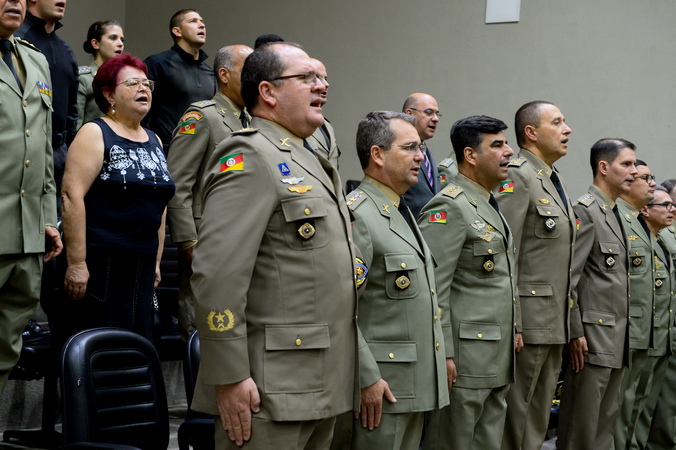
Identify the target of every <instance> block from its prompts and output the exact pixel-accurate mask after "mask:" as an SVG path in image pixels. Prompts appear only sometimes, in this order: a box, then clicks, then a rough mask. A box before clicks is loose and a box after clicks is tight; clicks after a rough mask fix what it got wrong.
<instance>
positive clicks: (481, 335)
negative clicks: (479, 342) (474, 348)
mask: <svg viewBox="0 0 676 450" xmlns="http://www.w3.org/2000/svg"><path fill="white" fill-rule="evenodd" d="M476 337H478V338H479V339H481V338H482V337H484V335H483V334H481V333H479V334H477V335H476Z"/></svg>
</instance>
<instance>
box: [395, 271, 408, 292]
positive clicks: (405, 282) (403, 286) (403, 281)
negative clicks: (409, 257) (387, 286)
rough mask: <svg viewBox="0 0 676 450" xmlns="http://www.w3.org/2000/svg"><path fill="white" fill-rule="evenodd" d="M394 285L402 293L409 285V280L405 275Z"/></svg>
mask: <svg viewBox="0 0 676 450" xmlns="http://www.w3.org/2000/svg"><path fill="white" fill-rule="evenodd" d="M395 284H396V285H397V287H398V288H399V289H401V290H402V291H403V290H404V289H406V288H407V287H409V286H410V285H411V280H409V279H408V277H407V276H406V275H402V276H400V277H399V278H397V280H396V281H395Z"/></svg>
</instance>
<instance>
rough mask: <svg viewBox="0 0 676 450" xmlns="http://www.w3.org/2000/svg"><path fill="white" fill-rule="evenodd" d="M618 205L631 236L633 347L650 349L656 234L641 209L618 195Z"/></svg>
mask: <svg viewBox="0 0 676 450" xmlns="http://www.w3.org/2000/svg"><path fill="white" fill-rule="evenodd" d="M617 208H618V210H619V212H620V216H621V217H622V220H624V223H623V224H622V225H623V226H624V230H625V232H626V233H627V236H628V237H629V348H631V349H637V350H647V349H648V348H650V347H652V346H653V323H654V321H655V316H654V315H655V279H654V276H655V259H654V258H653V257H652V255H653V253H654V249H653V243H652V238H651V237H650V235H649V234H646V232H645V230H644V229H643V227H642V226H641V223H640V222H639V221H638V213H639V211H637V210H636V209H635V208H633V207H632V206H631V205H629V204H628V203H627V202H625V201H624V200H623V199H621V198H618V199H617ZM655 245H657V243H655ZM660 251H661V250H660Z"/></svg>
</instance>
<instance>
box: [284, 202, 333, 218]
mask: <svg viewBox="0 0 676 450" xmlns="http://www.w3.org/2000/svg"><path fill="white" fill-rule="evenodd" d="M281 203H282V211H283V212H284V218H285V219H286V221H287V222H295V221H297V220H303V219H315V218H317V217H325V216H326V214H327V213H326V205H325V204H324V202H323V201H322V199H321V197H300V198H290V199H286V200H282V202H281Z"/></svg>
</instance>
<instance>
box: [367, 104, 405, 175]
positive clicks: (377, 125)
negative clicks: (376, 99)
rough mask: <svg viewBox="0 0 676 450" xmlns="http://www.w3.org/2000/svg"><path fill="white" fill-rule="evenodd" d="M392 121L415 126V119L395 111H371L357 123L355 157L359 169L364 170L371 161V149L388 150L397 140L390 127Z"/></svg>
mask: <svg viewBox="0 0 676 450" xmlns="http://www.w3.org/2000/svg"><path fill="white" fill-rule="evenodd" d="M393 120H403V121H406V122H408V123H410V124H411V125H413V126H415V122H416V120H415V117H413V116H412V115H410V114H406V113H400V112H395V111H373V112H370V113H368V114H367V115H366V117H364V118H363V119H362V120H361V122H359V127H358V128H357V156H359V162H360V163H361V168H362V169H366V167H368V165H369V160H370V159H371V147H373V146H374V145H377V146H378V147H381V148H389V147H391V146H392V143H393V142H394V140H395V139H396V138H397V136H396V135H395V133H394V130H392V127H391V126H390V122H392V121H393Z"/></svg>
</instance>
